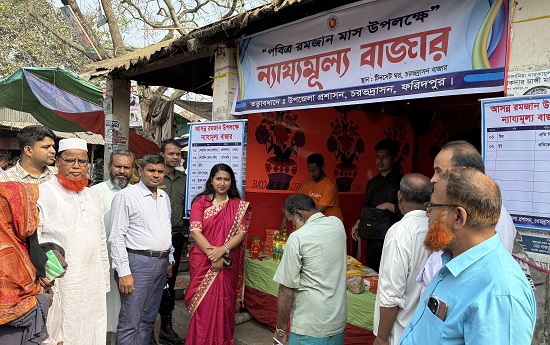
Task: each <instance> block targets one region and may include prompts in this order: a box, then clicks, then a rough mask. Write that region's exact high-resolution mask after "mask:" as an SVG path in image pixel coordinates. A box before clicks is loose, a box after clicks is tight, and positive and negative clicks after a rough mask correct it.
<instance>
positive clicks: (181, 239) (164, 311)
mask: <svg viewBox="0 0 550 345" xmlns="http://www.w3.org/2000/svg"><path fill="white" fill-rule="evenodd" d="M188 239H189V237H188V235H184V234H183V232H178V233H175V234H172V246H174V261H176V262H175V263H174V268H173V269H172V276H171V277H170V278H168V279H167V283H168V289H164V291H163V292H162V299H161V301H160V308H159V314H160V316H161V317H162V316H169V315H171V314H172V311H173V310H174V307H175V305H176V302H175V300H174V296H175V292H174V286H175V285H176V278H177V277H178V269H179V267H180V261H181V256H182V254H183V253H185V254H186V255H187V243H188ZM184 250H185V252H184Z"/></svg>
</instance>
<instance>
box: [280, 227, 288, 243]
mask: <svg viewBox="0 0 550 345" xmlns="http://www.w3.org/2000/svg"><path fill="white" fill-rule="evenodd" d="M287 239H288V235H287V233H286V229H284V230H283V234H282V235H281V242H283V243H286V240H287Z"/></svg>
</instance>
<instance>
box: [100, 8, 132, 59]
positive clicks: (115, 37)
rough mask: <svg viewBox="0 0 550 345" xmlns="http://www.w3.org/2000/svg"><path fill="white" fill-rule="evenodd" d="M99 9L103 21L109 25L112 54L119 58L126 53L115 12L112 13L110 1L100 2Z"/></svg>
mask: <svg viewBox="0 0 550 345" xmlns="http://www.w3.org/2000/svg"><path fill="white" fill-rule="evenodd" d="M101 7H103V12H105V19H106V20H107V24H108V25H109V32H110V33H111V41H112V42H113V54H114V55H115V57H116V56H121V55H124V53H126V48H125V47H124V42H123V41H122V35H121V34H120V28H119V27H118V23H117V21H116V17H115V12H114V11H113V3H112V2H111V0H101Z"/></svg>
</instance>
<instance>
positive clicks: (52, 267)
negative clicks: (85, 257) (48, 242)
mask: <svg viewBox="0 0 550 345" xmlns="http://www.w3.org/2000/svg"><path fill="white" fill-rule="evenodd" d="M46 256H47V257H48V261H47V262H46V279H48V280H49V281H54V280H55V278H57V277H59V276H60V275H62V274H63V273H65V269H64V268H63V266H65V267H67V264H66V263H65V259H64V258H63V256H62V255H61V254H59V252H58V251H56V250H49V251H47V252H46Z"/></svg>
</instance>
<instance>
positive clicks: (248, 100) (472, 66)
mask: <svg viewBox="0 0 550 345" xmlns="http://www.w3.org/2000/svg"><path fill="white" fill-rule="evenodd" d="M507 18H508V2H507V1H494V2H492V3H491V2H487V1H482V0H464V1H441V0H418V1H407V0H392V1H362V2H357V3H353V4H351V5H347V6H343V7H339V8H337V9H334V10H331V11H329V12H324V13H321V14H318V15H315V16H312V17H307V18H304V19H303V20H300V21H297V22H293V23H290V24H288V25H285V26H282V27H277V28H273V29H271V30H268V31H265V32H262V33H259V34H256V35H253V36H248V37H245V38H243V39H241V40H240V41H239V44H238V68H239V87H238V92H237V93H236V97H235V102H234V104H233V111H232V113H233V114H236V115H238V114H248V113H258V112H262V111H273V110H285V109H307V108H318V107H326V106H331V105H332V106H334V105H346V104H357V103H370V102H380V101H392V100H399V99H411V98H424V97H435V96H443V95H456V94H466V93H482V92H495V91H502V90H503V89H504V74H505V70H504V66H505V57H506V49H507V41H508V39H507V38H508V31H507V27H508V25H507V21H508V19H507Z"/></svg>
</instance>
